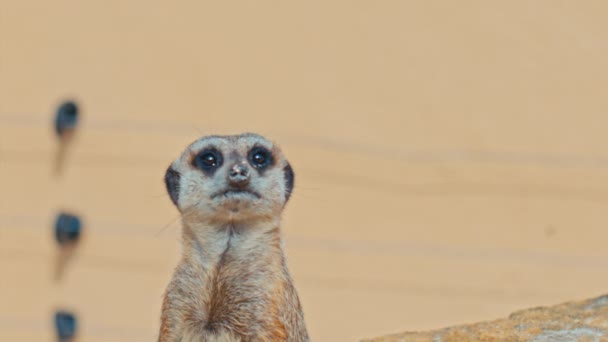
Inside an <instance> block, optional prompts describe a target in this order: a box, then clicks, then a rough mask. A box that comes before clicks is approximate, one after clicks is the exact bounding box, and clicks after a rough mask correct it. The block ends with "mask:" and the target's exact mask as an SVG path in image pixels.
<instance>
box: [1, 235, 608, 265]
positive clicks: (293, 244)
mask: <svg viewBox="0 0 608 342" xmlns="http://www.w3.org/2000/svg"><path fill="white" fill-rule="evenodd" d="M50 240H51V238H50V237H49V242H50ZM284 240H285V243H286V245H287V246H288V248H294V249H303V250H307V251H321V252H340V253H351V254H357V255H374V256H381V255H384V256H397V257H408V258H438V259H447V260H459V261H466V262H469V261H479V262H485V263H487V262H491V263H494V264H495V263H502V264H506V263H524V264H529V265H539V266H541V265H542V266H560V267H569V268H578V269H606V268H608V255H606V256H597V255H596V256H584V255H574V254H563V253H553V252H549V251H537V250H526V249H517V248H495V247H480V246H462V245H461V246H446V245H439V244H423V243H408V242H390V241H358V240H346V239H340V240H336V239H326V238H313V237H307V236H303V235H294V234H284ZM28 255H30V256H33V257H40V258H42V259H47V258H48V257H49V256H48V255H46V254H44V253H31V252H29V251H24V250H21V251H19V250H13V251H12V255H11V250H9V249H4V250H2V251H0V258H3V259H10V260H15V259H14V258H15V257H20V258H24V257H25V256H28ZM79 258H82V259H83V262H85V264H86V263H89V264H90V265H93V266H95V267H101V268H109V269H113V268H114V267H119V268H120V269H125V270H137V269H143V270H147V271H152V272H154V271H157V270H161V269H162V268H159V267H157V266H155V264H154V263H153V262H146V261H136V262H134V261H133V260H132V259H121V258H114V257H111V256H107V255H91V254H86V253H82V254H81V255H79Z"/></svg>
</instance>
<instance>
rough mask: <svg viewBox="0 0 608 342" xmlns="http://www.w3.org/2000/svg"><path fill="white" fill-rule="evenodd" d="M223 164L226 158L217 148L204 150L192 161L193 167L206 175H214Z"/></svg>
mask: <svg viewBox="0 0 608 342" xmlns="http://www.w3.org/2000/svg"><path fill="white" fill-rule="evenodd" d="M223 163H224V157H223V156H222V153H221V152H220V151H218V150H217V149H216V148H207V149H204V150H202V151H200V152H199V153H197V154H196V156H194V159H192V165H193V166H194V167H196V168H197V169H199V170H201V171H203V172H204V173H206V174H213V173H214V172H215V170H217V169H219V168H220V167H221V166H222V164H223Z"/></svg>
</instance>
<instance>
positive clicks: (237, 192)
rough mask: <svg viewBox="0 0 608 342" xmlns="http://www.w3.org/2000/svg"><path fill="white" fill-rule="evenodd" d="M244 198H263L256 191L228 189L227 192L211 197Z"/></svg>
mask: <svg viewBox="0 0 608 342" xmlns="http://www.w3.org/2000/svg"><path fill="white" fill-rule="evenodd" d="M243 196H247V197H254V198H255V199H260V198H262V196H261V195H260V194H258V193H257V192H255V191H251V190H246V189H227V190H223V191H219V192H216V193H215V194H213V195H211V199H216V198H219V197H221V198H230V197H243Z"/></svg>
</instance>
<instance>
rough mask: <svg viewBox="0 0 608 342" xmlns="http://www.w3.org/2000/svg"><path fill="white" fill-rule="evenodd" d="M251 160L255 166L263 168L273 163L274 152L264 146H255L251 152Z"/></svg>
mask: <svg viewBox="0 0 608 342" xmlns="http://www.w3.org/2000/svg"><path fill="white" fill-rule="evenodd" d="M249 161H250V162H251V165H253V166H254V167H255V168H258V169H262V168H265V167H267V166H268V165H270V164H271V163H272V154H271V153H270V151H268V150H267V149H265V148H263V147H254V148H253V149H252V150H251V151H250V152H249Z"/></svg>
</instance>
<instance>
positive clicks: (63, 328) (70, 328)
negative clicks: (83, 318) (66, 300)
mask: <svg viewBox="0 0 608 342" xmlns="http://www.w3.org/2000/svg"><path fill="white" fill-rule="evenodd" d="M77 323H78V322H77V321H76V317H75V316H74V314H72V313H70V312H67V311H57V312H56V313H55V328H56V329H57V337H58V338H59V342H67V341H71V339H72V338H73V337H74V336H75V335H76V330H77V327H78V324H77Z"/></svg>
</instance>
